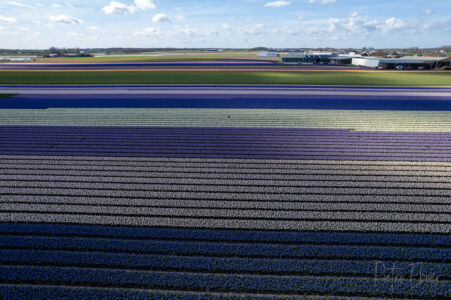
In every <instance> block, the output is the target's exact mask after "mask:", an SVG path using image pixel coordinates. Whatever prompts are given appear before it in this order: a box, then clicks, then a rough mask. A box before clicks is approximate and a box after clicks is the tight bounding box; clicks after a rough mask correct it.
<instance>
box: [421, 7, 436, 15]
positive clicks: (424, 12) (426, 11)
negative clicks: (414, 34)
mask: <svg viewBox="0 0 451 300" xmlns="http://www.w3.org/2000/svg"><path fill="white" fill-rule="evenodd" d="M432 13H433V11H432V9H430V8H428V9H425V10H423V11H422V14H423V15H426V16H430V15H432Z"/></svg>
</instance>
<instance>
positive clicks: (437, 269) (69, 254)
mask: <svg viewBox="0 0 451 300" xmlns="http://www.w3.org/2000/svg"><path fill="white" fill-rule="evenodd" d="M0 262H1V263H2V264H25V265H51V266H55V265H56V266H79V267H85V266H88V267H100V268H126V269H141V270H164V271H181V272H219V273H230V272H232V273H237V274H240V273H253V274H278V275H288V274H296V275H321V274H327V275H331V274H333V275H336V276H346V275H352V276H368V277H371V276H374V275H375V274H376V275H378V276H381V275H387V274H390V271H389V270H391V269H392V268H396V270H397V271H396V273H397V275H399V276H412V277H414V276H417V277H418V276H420V274H421V276H425V275H430V276H440V277H441V278H449V277H451V273H450V268H451V265H450V264H437V263H409V262H393V261H344V260H322V259H320V260H300V259H268V258H263V259H257V258H218V257H182V256H168V255H142V254H124V253H98V252H91V253H84V252H74V251H42V250H3V249H0Z"/></svg>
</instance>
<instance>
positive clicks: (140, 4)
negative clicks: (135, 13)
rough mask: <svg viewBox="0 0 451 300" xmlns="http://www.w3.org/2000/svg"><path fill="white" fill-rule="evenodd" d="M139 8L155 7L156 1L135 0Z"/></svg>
mask: <svg viewBox="0 0 451 300" xmlns="http://www.w3.org/2000/svg"><path fill="white" fill-rule="evenodd" d="M135 5H136V7H137V8H139V9H142V10H148V9H155V7H156V5H155V1H153V0H135Z"/></svg>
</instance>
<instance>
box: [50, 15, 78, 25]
mask: <svg viewBox="0 0 451 300" xmlns="http://www.w3.org/2000/svg"><path fill="white" fill-rule="evenodd" d="M49 19H50V21H51V22H53V23H62V24H80V23H82V22H83V21H82V20H80V19H77V18H74V17H70V16H66V15H59V16H51V17H50V18H49Z"/></svg>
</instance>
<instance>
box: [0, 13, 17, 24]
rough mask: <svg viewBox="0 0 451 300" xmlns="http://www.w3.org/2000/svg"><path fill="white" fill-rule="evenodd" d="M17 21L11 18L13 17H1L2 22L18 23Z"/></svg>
mask: <svg viewBox="0 0 451 300" xmlns="http://www.w3.org/2000/svg"><path fill="white" fill-rule="evenodd" d="M16 21H17V20H16V19H14V18H11V17H5V16H2V15H0V22H6V23H16Z"/></svg>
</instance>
